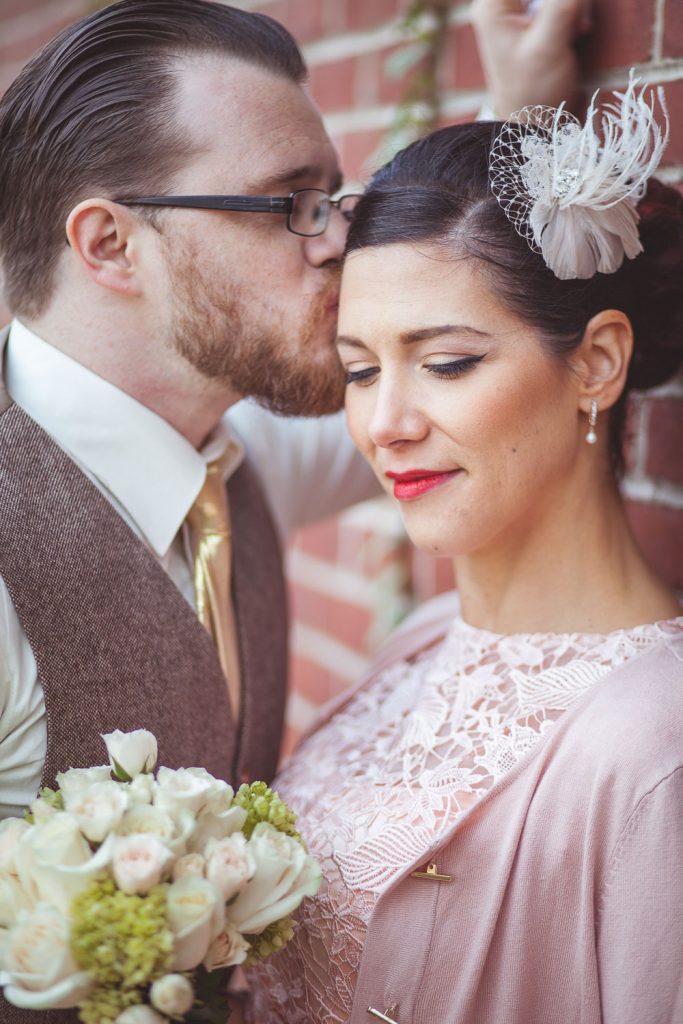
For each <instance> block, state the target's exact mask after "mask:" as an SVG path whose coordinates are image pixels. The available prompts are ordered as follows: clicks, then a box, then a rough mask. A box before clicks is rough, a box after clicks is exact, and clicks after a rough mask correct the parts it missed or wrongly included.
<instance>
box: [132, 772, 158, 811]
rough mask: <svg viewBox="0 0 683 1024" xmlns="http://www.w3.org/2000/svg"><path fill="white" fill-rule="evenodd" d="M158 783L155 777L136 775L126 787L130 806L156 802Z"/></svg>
mask: <svg viewBox="0 0 683 1024" xmlns="http://www.w3.org/2000/svg"><path fill="white" fill-rule="evenodd" d="M155 789H156V782H155V781H154V776H153V775H149V774H148V775H136V776H135V778H134V779H133V781H132V782H129V783H128V785H127V786H126V792H127V794H128V806H129V807H132V806H133V805H134V804H151V803H152V802H153V801H154V791H155Z"/></svg>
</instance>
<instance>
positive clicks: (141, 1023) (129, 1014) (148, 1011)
mask: <svg viewBox="0 0 683 1024" xmlns="http://www.w3.org/2000/svg"><path fill="white" fill-rule="evenodd" d="M114 1024H168V1017H162V1016H161V1014H160V1013H157V1012H156V1010H153V1009H152V1007H151V1006H129V1007H128V1009H127V1010H124V1011H123V1013H120V1014H119V1015H118V1017H117V1018H116V1020H115V1021H114Z"/></svg>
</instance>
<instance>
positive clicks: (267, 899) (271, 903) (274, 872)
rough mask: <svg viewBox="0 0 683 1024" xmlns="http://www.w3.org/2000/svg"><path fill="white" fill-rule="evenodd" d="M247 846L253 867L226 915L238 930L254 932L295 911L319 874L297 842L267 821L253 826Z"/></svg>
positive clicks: (315, 885)
mask: <svg viewBox="0 0 683 1024" xmlns="http://www.w3.org/2000/svg"><path fill="white" fill-rule="evenodd" d="M248 848H249V853H250V854H251V856H252V858H253V860H254V863H255V865H256V870H255V872H254V876H253V878H252V879H251V881H250V882H249V884H248V885H247V887H246V888H245V889H244V891H243V892H241V893H240V895H239V896H238V897H237V899H236V900H235V902H234V903H232V904H231V905H230V906H229V907H228V908H227V914H228V918H229V920H230V921H231V922H232V923H233V924H234V925H236V927H237V928H238V929H239V931H241V932H243V933H244V934H247V935H256V934H258V933H259V932H262V931H263V929H264V928H267V927H268V925H269V924H272V923H273V921H279V920H280V919H281V918H283V917H286V916H287V914H291V913H292V911H293V910H296V908H297V907H298V906H299V904H300V903H301V901H302V899H303V898H304V896H313V895H315V893H316V892H317V891H318V887H319V885H320V879H321V877H322V873H321V871H320V866H319V864H318V862H317V861H316V860H314V859H313V857H309V855H308V854H307V853H306V851H305V850H304V848H303V846H302V845H301V843H298V842H297V841H296V840H295V839H292V837H291V836H287V835H285V834H284V833H283V832H278V830H277V829H276V828H274V827H273V826H272V825H269V824H267V822H261V823H260V824H258V825H257V826H256V828H255V829H254V831H253V833H252V836H251V839H250V840H249V843H248Z"/></svg>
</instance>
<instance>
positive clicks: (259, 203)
mask: <svg viewBox="0 0 683 1024" xmlns="http://www.w3.org/2000/svg"><path fill="white" fill-rule="evenodd" d="M305 192H317V193H318V194H319V195H322V196H327V198H328V200H329V205H330V207H332V206H336V207H337V209H340V203H343V202H344V200H345V199H349V198H357V199H360V196H361V193H360V192H347V193H346V194H345V195H343V196H339V197H338V198H337V199H332V197H331V196H330V194H329V192H326V191H325V190H324V189H322V188H300V189H297V190H296V191H295V192H290V193H289V195H288V196H141V197H140V198H139V199H115V200H114V202H116V203H120V204H121V206H177V207H183V208H185V209H188V210H229V211H231V212H233V213H281V214H284V215H285V216H286V217H287V230H288V231H291V232H292V234H293V235H299V236H300V237H301V238H316V237H317V236H318V235H322V234H323V232H324V231H325V230H326V229H327V225H328V224H329V211H328V216H327V219H326V221H325V224H324V225H323V227H322V228H321V229H320V231H316V232H315V233H314V234H310V233H309V232H304V231H296V230H295V229H294V228H293V227H292V214H293V212H294V201H295V199H296V197H297V196H298V195H302V194H303V193H305Z"/></svg>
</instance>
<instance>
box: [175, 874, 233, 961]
mask: <svg viewBox="0 0 683 1024" xmlns="http://www.w3.org/2000/svg"><path fill="white" fill-rule="evenodd" d="M166 916H167V920H168V925H169V928H170V929H171V931H172V932H173V934H174V939H175V943H174V948H175V957H174V961H173V965H172V966H173V970H174V971H190V970H192V969H193V968H194V967H196V966H197V964H200V963H201V962H202V960H203V959H204V957H205V956H206V953H207V950H208V948H209V946H210V945H211V943H212V942H213V940H214V939H215V938H216V936H217V935H219V934H220V932H221V931H222V930H223V925H224V922H225V910H224V904H223V899H222V897H221V895H220V893H219V892H218V890H217V889H216V887H215V886H214V885H212V884H211V882H208V881H207V880H206V879H205V878H198V877H197V876H196V875H184V876H183V877H182V878H179V879H178V881H177V882H173V883H172V884H171V885H170V886H169V888H168V892H167V894H166Z"/></svg>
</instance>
